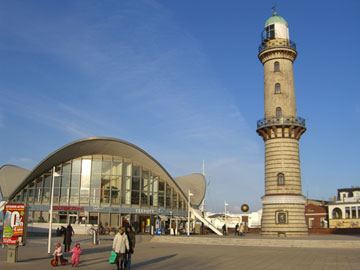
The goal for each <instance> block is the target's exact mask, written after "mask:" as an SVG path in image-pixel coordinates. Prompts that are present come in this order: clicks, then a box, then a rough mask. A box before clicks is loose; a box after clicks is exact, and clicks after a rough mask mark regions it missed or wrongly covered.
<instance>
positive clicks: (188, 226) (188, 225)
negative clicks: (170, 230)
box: [187, 190, 194, 236]
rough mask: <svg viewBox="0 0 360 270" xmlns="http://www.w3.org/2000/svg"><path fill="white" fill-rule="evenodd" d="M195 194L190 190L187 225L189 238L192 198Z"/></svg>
mask: <svg viewBox="0 0 360 270" xmlns="http://www.w3.org/2000/svg"><path fill="white" fill-rule="evenodd" d="M193 195H194V194H192V193H191V192H190V190H189V193H188V223H187V236H190V197H191V196H193Z"/></svg>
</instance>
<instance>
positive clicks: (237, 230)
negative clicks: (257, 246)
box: [235, 223, 239, 235]
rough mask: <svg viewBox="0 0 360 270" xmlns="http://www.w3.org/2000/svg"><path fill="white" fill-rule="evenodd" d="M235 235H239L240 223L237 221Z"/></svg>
mask: <svg viewBox="0 0 360 270" xmlns="http://www.w3.org/2000/svg"><path fill="white" fill-rule="evenodd" d="M235 235H239V224H238V223H236V226H235Z"/></svg>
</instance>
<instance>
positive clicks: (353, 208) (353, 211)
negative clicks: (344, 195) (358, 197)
mask: <svg viewBox="0 0 360 270" xmlns="http://www.w3.org/2000/svg"><path fill="white" fill-rule="evenodd" d="M351 218H356V207H355V206H352V207H351Z"/></svg>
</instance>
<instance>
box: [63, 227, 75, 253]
mask: <svg viewBox="0 0 360 270" xmlns="http://www.w3.org/2000/svg"><path fill="white" fill-rule="evenodd" d="M74 234H75V233H74V230H73V227H71V225H70V224H69V225H68V226H67V227H66V230H65V233H64V246H65V248H64V251H65V252H68V251H69V250H70V245H71V242H72V240H71V236H73V235H74Z"/></svg>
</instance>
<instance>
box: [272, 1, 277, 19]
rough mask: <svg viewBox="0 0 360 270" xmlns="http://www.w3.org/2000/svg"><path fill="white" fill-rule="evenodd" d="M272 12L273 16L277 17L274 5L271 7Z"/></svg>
mask: <svg viewBox="0 0 360 270" xmlns="http://www.w3.org/2000/svg"><path fill="white" fill-rule="evenodd" d="M272 10H273V11H274V13H273V16H277V12H276V4H275V5H273V6H272Z"/></svg>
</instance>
